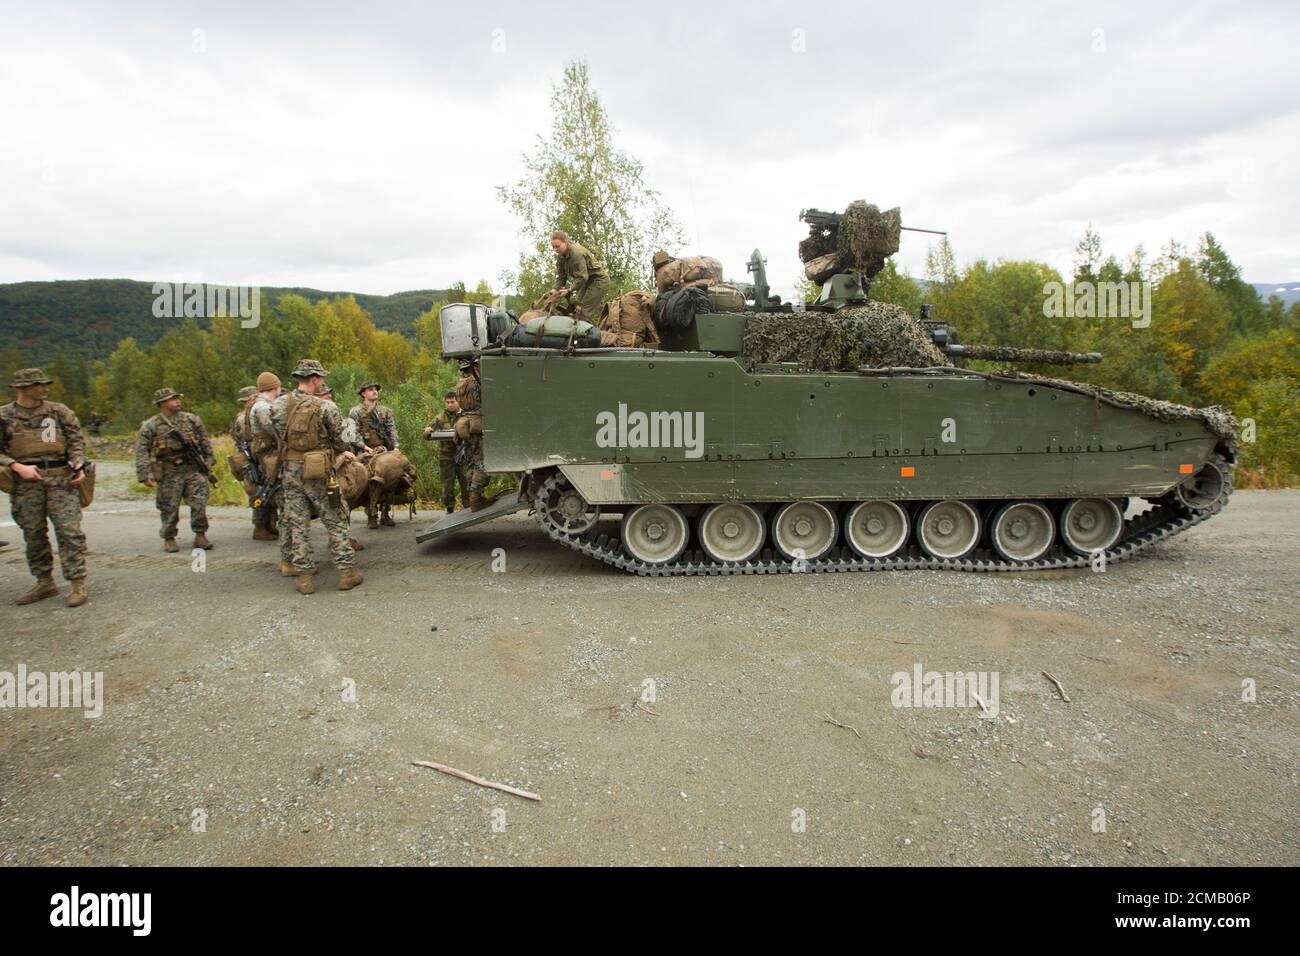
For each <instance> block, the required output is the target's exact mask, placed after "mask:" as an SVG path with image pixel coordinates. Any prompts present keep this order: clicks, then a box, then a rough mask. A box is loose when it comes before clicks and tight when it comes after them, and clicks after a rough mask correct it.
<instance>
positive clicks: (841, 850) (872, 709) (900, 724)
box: [0, 468, 1300, 865]
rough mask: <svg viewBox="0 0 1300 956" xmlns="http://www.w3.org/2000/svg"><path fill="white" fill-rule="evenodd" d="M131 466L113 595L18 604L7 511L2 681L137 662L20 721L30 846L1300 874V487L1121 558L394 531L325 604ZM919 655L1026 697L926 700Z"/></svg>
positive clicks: (2, 767)
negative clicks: (726, 562)
mask: <svg viewBox="0 0 1300 956" xmlns="http://www.w3.org/2000/svg"><path fill="white" fill-rule="evenodd" d="M109 471H110V472H112V468H110V469H109ZM114 473H115V472H114ZM103 484H104V487H105V491H104V497H103V498H102V499H101V500H98V501H96V503H95V505H94V506H93V507H92V513H91V514H89V515H87V517H86V519H85V527H86V530H87V532H88V535H89V540H90V546H91V554H90V558H89V566H90V577H89V591H90V602H89V603H88V604H87V605H86V606H84V607H82V608H79V609H69V608H67V607H65V606H63V603H62V599H61V598H60V599H55V600H50V601H45V602H43V603H40V604H37V605H33V606H28V607H15V606H14V605H13V604H12V603H9V602H11V601H12V599H13V597H14V596H16V595H17V594H19V593H20V592H21V591H23V590H25V589H26V588H27V586H28V584H29V581H30V578H29V577H28V575H27V571H26V566H25V563H24V561H23V556H22V548H21V534H20V533H19V532H18V530H17V529H16V528H14V527H12V525H11V524H10V525H9V526H0V538H7V539H9V540H10V545H9V546H8V547H7V548H5V549H4V550H2V551H0V596H3V600H4V602H5V603H4V604H3V605H2V606H0V619H2V620H3V628H0V634H2V635H3V636H2V637H0V671H7V672H9V673H16V671H17V668H18V666H19V665H20V664H21V665H25V667H26V668H27V670H28V672H29V673H31V672H36V671H44V672H49V671H69V670H74V669H75V670H81V671H87V672H102V673H103V675H104V681H105V691H104V700H103V714H102V716H101V717H99V718H97V719H95V718H87V717H85V716H83V713H82V711H81V710H72V709H51V708H45V709H36V708H21V709H20V708H5V709H2V710H0V863H3V864H42V863H72V864H209V865H210V864H335V863H337V864H369V863H374V864H378V863H383V864H507V863H548V864H567V863H577V864H658V863H667V864H858V863H868V864H994V863H1001V864H1028V865H1034V864H1057V865H1095V864H1121V865H1122V864H1156V865H1163V864H1168V865H1179V864H1229V863H1233V864H1272V865H1295V864H1296V863H1297V862H1300V851H1298V850H1297V845H1298V844H1300V816H1298V815H1297V813H1296V807H1297V806H1298V805H1300V786H1298V785H1297V784H1298V781H1297V767H1300V759H1298V758H1300V743H1298V742H1300V711H1298V708H1297V703H1298V702H1300V682H1298V681H1297V657H1298V656H1300V655H1298V652H1297V638H1296V632H1297V628H1296V622H1297V614H1296V610H1295V606H1296V605H1295V595H1296V593H1297V591H1298V590H1300V493H1297V492H1239V493H1237V494H1236V495H1234V497H1233V501H1232V503H1231V505H1230V506H1229V508H1228V509H1227V510H1226V511H1225V512H1224V513H1223V514H1222V515H1221V516H1219V517H1217V518H1215V519H1214V520H1212V521H1210V522H1207V523H1206V524H1204V525H1201V526H1199V527H1197V528H1195V529H1193V530H1192V531H1190V532H1188V533H1186V534H1184V535H1182V536H1181V537H1179V538H1177V539H1175V540H1173V541H1171V542H1168V543H1165V544H1162V545H1160V546H1158V547H1156V548H1154V549H1153V550H1151V551H1149V552H1148V553H1147V554H1146V555H1144V556H1143V557H1142V558H1140V559H1138V560H1135V561H1133V562H1129V563H1124V564H1120V565H1113V566H1111V567H1110V568H1109V569H1108V570H1107V571H1106V572H1105V573H1092V572H1088V571H1081V572H1080V571H1071V572H1038V573H1029V574H1015V575H996V576H995V575H978V574H963V573H954V572H906V573H904V572H888V573H875V574H840V575H788V576H781V577H763V578H732V579H678V580H646V579H639V578H634V577H630V576H626V575H624V574H621V573H618V572H615V571H612V570H610V569H607V568H603V567H601V566H598V565H595V564H593V563H592V562H591V561H589V560H588V559H586V558H583V557H581V556H579V555H575V554H572V553H570V552H566V551H563V550H560V549H558V548H557V547H556V546H554V545H551V544H549V543H548V542H547V541H546V539H545V538H544V537H543V535H542V534H541V532H540V531H539V530H538V529H537V527H536V525H535V524H534V523H533V520H532V519H531V518H527V517H525V516H522V515H520V516H516V517H514V518H510V519H503V520H499V521H497V522H494V523H491V524H488V525H486V526H482V527H480V528H476V529H473V530H469V531H466V532H464V533H462V534H461V535H460V536H458V537H456V538H455V539H453V540H452V541H450V542H447V543H445V544H443V545H441V546H422V545H417V544H416V543H415V541H414V533H415V530H416V529H417V528H419V527H421V526H422V525H423V524H424V523H425V522H426V521H427V520H430V519H431V517H432V516H430V515H421V516H420V517H419V518H417V520H416V521H415V522H414V523H408V522H407V520H406V518H405V516H403V517H402V518H400V519H399V523H398V527H397V528H385V529H380V530H377V531H369V530H367V529H366V528H365V527H364V519H362V520H361V521H360V522H359V523H358V525H357V526H356V533H357V536H358V537H359V538H360V539H361V540H362V541H363V542H364V543H365V544H366V550H365V551H364V552H363V553H361V554H360V555H359V556H358V566H359V567H360V568H361V569H362V570H363V572H364V573H365V575H366V581H365V584H364V585H363V586H362V587H361V588H359V589H357V590H355V591H351V592H339V591H337V590H335V588H334V585H335V582H336V580H337V574H336V572H335V571H334V570H333V569H332V568H326V569H325V570H323V571H322V573H321V575H320V576H319V579H318V580H319V584H320V587H321V589H320V591H319V592H318V593H317V594H315V595H311V596H309V597H303V596H300V595H298V594H297V593H296V592H295V591H294V587H293V584H294V582H293V581H292V580H289V579H282V578H280V577H279V576H278V575H277V573H276V569H275V561H276V548H275V546H274V545H273V544H266V543H261V542H254V541H252V540H251V538H250V527H249V524H248V517H247V511H245V510H241V509H234V508H225V509H218V510H216V511H215V512H214V519H213V529H212V531H211V533H210V534H211V537H212V538H213V540H214V542H215V544H216V547H215V549H214V550H213V551H211V552H208V553H207V554H206V555H205V556H204V557H205V559H206V566H205V568H204V569H203V570H196V567H197V565H196V564H195V559H194V558H193V557H192V556H191V554H190V552H189V551H188V550H187V549H186V547H185V546H186V545H187V544H188V542H189V539H188V538H187V537H185V536H184V533H183V534H182V538H181V544H182V551H181V553H180V554H176V555H169V554H165V553H163V551H162V549H161V543H160V541H159V539H158V525H157V515H156V512H154V511H152V510H151V508H150V504H151V503H150V502H149V501H148V500H143V501H142V500H140V499H137V498H132V497H131V496H130V495H129V493H127V492H126V491H125V478H124V476H119V480H118V481H117V482H116V484H115V481H114V479H113V478H112V477H109V476H108V475H106V476H105V479H104V481H103ZM0 506H3V511H2V512H0V517H3V518H4V519H8V507H7V502H4V501H0ZM182 514H183V515H184V512H182ZM357 517H359V516H357ZM182 527H183V528H184V524H183V525H182ZM314 541H315V545H316V548H317V553H318V556H320V557H322V558H323V557H324V555H325V550H324V540H323V535H322V533H321V531H320V529H319V528H316V530H315V532H314ZM495 549H503V550H502V551H501V552H499V553H498V559H499V558H500V557H501V556H504V560H505V570H504V571H501V572H494V571H493V570H492V565H493V560H494V558H493V552H494V550H495ZM498 563H499V560H498ZM64 590H65V591H66V586H65V587H64ZM918 665H919V666H920V667H921V668H922V669H923V671H938V672H956V671H962V672H971V671H974V672H985V673H986V674H987V675H989V679H990V680H991V679H992V677H993V675H994V674H996V676H997V678H998V685H997V690H996V694H997V697H996V700H986V701H985V703H986V704H988V705H989V706H990V710H996V712H997V716H996V717H993V718H991V719H989V718H983V717H981V716H980V714H981V711H980V708H979V706H978V705H974V704H972V703H971V702H970V701H969V700H968V701H966V704H967V706H964V707H900V706H894V704H893V703H892V702H891V695H893V694H894V691H895V687H896V682H895V681H894V680H893V675H895V674H897V673H900V672H901V673H904V674H908V675H909V676H910V675H911V674H912V673H913V671H914V668H915V667H917V666H918ZM1043 671H1047V672H1048V673H1050V674H1052V675H1053V676H1054V677H1056V678H1057V679H1058V680H1059V681H1060V684H1061V687H1062V688H1063V690H1064V692H1065V694H1066V695H1067V696H1068V697H1069V702H1068V703H1067V702H1065V701H1064V700H1062V699H1061V698H1060V694H1059V693H1058V691H1057V688H1056V687H1055V685H1053V684H1052V683H1051V682H1050V681H1049V680H1048V679H1046V678H1045V677H1043V676H1042V672H1043ZM1243 682H1245V683H1243ZM1243 686H1244V687H1245V688H1246V690H1245V691H1243ZM1251 688H1253V690H1254V700H1253V702H1252V701H1249V700H1243V696H1245V697H1250V696H1251V695H1250V693H1249V691H1250V689H1251ZM987 689H988V690H989V691H991V690H992V685H991V684H990V685H989V686H988V688H987ZM986 696H988V695H987V694H986ZM832 721H834V722H832ZM840 725H843V726H840ZM415 760H432V761H437V762H439V763H444V764H449V765H452V766H454V767H458V768H461V769H463V770H465V771H468V772H470V773H473V774H476V775H479V776H481V777H485V778H489V779H491V780H495V781H499V782H502V783H507V784H510V785H513V786H516V787H520V788H523V789H525V790H530V791H534V792H536V793H538V794H540V795H541V797H542V801H541V802H540V803H532V802H529V801H525V800H522V799H519V798H517V797H514V796H510V795H507V794H503V793H499V792H496V791H493V790H488V789H483V788H480V787H477V786H475V785H473V784H471V783H466V782H464V781H462V780H458V779H454V778H452V777H449V776H444V775H442V774H440V773H437V772H435V771H432V770H427V769H423V768H419V767H414V766H412V761H415Z"/></svg>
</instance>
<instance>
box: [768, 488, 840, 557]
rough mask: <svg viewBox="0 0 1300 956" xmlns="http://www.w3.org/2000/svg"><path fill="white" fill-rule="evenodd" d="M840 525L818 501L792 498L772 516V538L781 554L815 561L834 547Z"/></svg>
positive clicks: (831, 513) (830, 512) (832, 514)
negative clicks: (792, 499)
mask: <svg viewBox="0 0 1300 956" xmlns="http://www.w3.org/2000/svg"><path fill="white" fill-rule="evenodd" d="M839 533H840V526H839V522H838V521H836V520H835V514H834V512H832V511H831V509H830V508H827V507H826V506H825V505H824V504H822V503H821V502H820V501H792V502H791V503H790V504H788V505H784V506H782V507H781V509H780V510H778V511H777V513H776V515H775V516H774V517H773V518H772V542H773V543H774V544H775V545H776V549H777V550H778V551H780V552H781V554H783V555H785V557H787V558H789V559H791V560H792V561H795V560H805V561H816V560H817V559H818V558H820V557H822V556H824V555H825V554H826V552H828V551H830V549H831V548H833V547H835V541H836V539H837V538H838V537H839Z"/></svg>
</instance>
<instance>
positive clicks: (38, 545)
mask: <svg viewBox="0 0 1300 956" xmlns="http://www.w3.org/2000/svg"><path fill="white" fill-rule="evenodd" d="M52 381H53V379H49V378H46V377H45V373H44V372H42V371H41V370H40V369H38V368H25V369H20V370H19V371H17V372H15V373H14V378H13V381H12V382H10V383H9V387H10V388H12V389H14V390H15V391H16V393H17V394H16V397H15V400H14V401H12V402H10V403H9V404H8V405H5V406H3V407H0V469H3V470H4V471H5V472H7V473H8V474H7V475H6V476H5V477H6V484H7V483H8V481H10V480H11V481H12V482H13V486H14V487H13V490H12V491H11V492H10V493H9V494H10V499H9V504H10V509H11V511H12V514H13V518H14V523H15V524H17V525H18V527H20V528H22V529H23V539H24V540H25V541H26V543H27V567H28V569H29V570H30V571H31V572H32V575H33V577H35V578H36V585H35V587H33V588H32V589H31V590H30V591H28V592H27V593H26V594H24V595H22V596H21V597H19V598H18V599H17V600H16V601H15V602H14V603H15V604H33V603H35V602H36V601H41V600H44V599H45V598H47V597H54V596H55V595H56V594H58V593H59V588H58V586H57V585H56V584H55V583H54V554H53V552H51V550H50V539H49V536H48V532H47V530H46V522H47V521H48V522H49V523H50V524H52V525H54V536H55V537H56V538H57V539H58V542H59V563H60V564H61V565H62V566H63V577H64V578H66V579H67V580H68V582H69V583H70V584H71V585H72V588H71V590H70V591H69V592H68V597H67V604H68V607H78V606H80V605H82V604H85V603H86V536H85V534H83V533H82V530H81V497H80V492H79V490H78V486H79V485H80V484H81V483H82V482H83V481H85V479H86V466H87V462H86V442H85V439H84V438H82V436H81V423H80V422H78V421H77V416H76V415H75V414H74V413H73V411H72V409H70V408H68V406H66V405H60V404H59V403H58V402H49V401H46V400H45V393H46V387H47V386H48V385H49V384H50V383H51V382H52Z"/></svg>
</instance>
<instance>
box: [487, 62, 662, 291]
mask: <svg viewBox="0 0 1300 956" xmlns="http://www.w3.org/2000/svg"><path fill="white" fill-rule="evenodd" d="M498 194H499V196H500V198H501V200H502V202H504V203H505V204H506V206H507V207H508V208H509V209H510V211H511V212H512V213H513V214H514V215H515V216H516V217H517V218H518V219H519V224H520V231H521V232H522V234H523V238H524V241H525V243H526V248H525V250H524V251H523V252H522V253H520V256H519V267H518V269H517V270H516V271H515V272H513V273H511V274H509V275H508V276H507V277H506V279H507V282H506V284H507V285H509V286H513V287H514V288H515V289H516V290H517V291H518V293H519V295H520V296H521V298H522V299H523V300H524V301H525V302H531V301H533V300H534V299H536V297H537V296H538V295H540V294H541V293H542V292H544V291H545V290H546V289H548V288H550V287H551V286H552V285H553V284H554V282H555V277H556V276H555V255H554V253H553V252H552V251H551V248H550V244H549V239H550V235H551V232H552V231H553V230H555V229H563V230H565V231H566V232H567V233H568V234H569V235H570V236H571V237H572V238H573V239H574V240H575V241H576V242H579V243H581V244H583V245H584V246H586V247H587V248H588V249H590V250H591V251H592V253H593V254H594V255H595V256H596V257H597V258H598V259H601V260H603V261H604V263H605V268H606V269H607V270H608V272H609V278H610V285H611V288H612V292H613V293H615V294H617V293H620V292H626V291H627V290H629V289H644V288H653V285H651V283H652V282H653V278H654V277H653V276H652V274H651V269H650V257H651V255H652V254H653V253H654V251H655V250H656V249H658V248H666V249H669V250H670V251H671V250H674V249H677V247H679V246H680V244H681V242H682V230H681V226H680V225H679V224H678V223H677V220H676V218H675V217H674V215H673V213H672V212H671V210H669V209H668V207H667V206H665V205H664V203H663V201H662V200H661V199H660V197H659V194H658V193H657V192H656V191H655V190H653V189H651V188H650V187H649V186H648V185H646V183H645V176H644V169H643V167H642V165H641V163H640V162H639V161H638V160H637V159H635V158H634V157H632V156H630V155H629V154H628V153H626V152H623V151H622V150H619V149H616V148H615V146H614V128H613V127H612V126H611V124H610V121H609V116H608V114H607V113H606V111H605V107H604V105H603V104H602V103H601V101H600V97H599V96H598V95H597V93H596V91H595V89H594V88H593V87H592V85H591V79H590V77H589V76H588V74H587V65H586V64H585V63H583V62H581V61H576V62H572V63H569V64H568V65H567V66H566V67H565V68H564V75H563V77H562V78H561V80H560V82H559V83H557V84H555V85H554V86H553V87H552V92H551V129H550V132H549V134H548V135H546V136H538V138H537V143H536V145H535V147H534V148H533V150H531V151H530V152H529V153H526V154H525V155H524V175H523V177H522V178H521V179H519V180H518V181H517V182H515V183H514V184H513V185H509V186H501V187H499V188H498Z"/></svg>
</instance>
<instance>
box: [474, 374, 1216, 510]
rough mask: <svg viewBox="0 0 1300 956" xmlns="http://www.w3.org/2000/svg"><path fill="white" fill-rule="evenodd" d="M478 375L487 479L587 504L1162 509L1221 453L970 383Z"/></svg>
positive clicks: (1092, 399)
mask: <svg viewBox="0 0 1300 956" xmlns="http://www.w3.org/2000/svg"><path fill="white" fill-rule="evenodd" d="M481 369H482V376H483V383H484V384H483V411H484V416H483V421H484V429H485V440H484V450H485V464H486V467H487V470H488V471H490V472H537V471H541V470H545V469H552V468H556V467H558V468H559V469H560V470H561V471H562V472H563V473H564V475H565V476H566V477H567V478H568V479H569V481H570V482H571V483H572V484H573V485H574V486H575V487H576V488H577V490H578V491H579V492H580V493H581V494H582V496H583V497H584V498H585V499H586V500H587V501H588V502H589V503H591V504H592V505H602V506H608V505H632V504H639V503H644V502H678V503H709V502H719V501H747V502H773V501H795V500H801V499H818V500H823V501H861V500H866V499H873V498H892V499H916V500H922V499H924V500H932V499H938V498H967V499H1008V498H1017V499H1018V498H1040V499H1044V498H1077V497H1087V496H1107V497H1130V496H1132V497H1148V498H1153V497H1158V496H1161V495H1163V494H1165V493H1167V492H1169V491H1170V490H1171V489H1173V488H1174V487H1175V486H1177V485H1178V484H1179V482H1180V481H1182V480H1184V479H1185V478H1186V477H1187V475H1188V474H1189V473H1193V472H1196V471H1198V470H1199V469H1200V468H1201V467H1202V466H1203V465H1204V464H1206V463H1207V462H1208V461H1210V459H1211V458H1212V457H1213V456H1214V454H1215V451H1216V446H1218V445H1220V444H1221V442H1220V440H1219V439H1218V438H1217V437H1216V436H1215V435H1214V434H1213V433H1212V432H1211V431H1210V429H1209V428H1208V427H1207V426H1206V425H1205V424H1203V423H1202V422H1201V421H1199V420H1197V419H1194V418H1185V419H1178V420H1175V421H1172V422H1166V421H1160V420H1158V419H1156V418H1154V417H1153V416H1151V415H1148V414H1146V413H1145V412H1143V411H1141V410H1138V409H1136V408H1130V407H1120V406H1118V405H1115V404H1111V403H1109V402H1107V401H1105V400H1100V399H1098V398H1097V397H1096V396H1094V395H1090V394H1081V393H1079V392H1076V391H1072V390H1070V389H1068V388H1064V387H1060V386H1056V385H1051V384H1047V383H1044V382H1041V381H1023V380H1013V379H1005V378H998V377H995V376H987V375H982V374H979V373H975V372H970V371H966V370H961V369H947V370H943V371H942V372H939V371H935V372H926V371H918V370H911V371H904V370H900V371H897V372H894V373H892V374H881V373H878V372H877V373H871V374H859V373H854V372H834V373H817V374H807V373H799V372H797V371H795V370H793V369H788V368H784V367H776V368H767V369H760V370H757V371H754V372H747V371H746V370H745V369H744V368H743V367H742V366H741V364H740V363H739V362H738V361H737V360H735V359H733V358H728V357H718V356H716V355H713V354H710V353H706V352H656V353H646V352H641V351H631V350H601V351H587V352H579V353H577V354H574V355H567V356H566V355H563V354H560V353H557V352H554V351H552V352H549V353H541V352H529V351H511V352H510V353H509V354H491V353H489V354H484V355H483V356H482V360H481ZM620 406H623V408H622V409H620ZM637 412H640V413H646V415H647V419H646V427H645V428H644V429H638V427H637V423H638V419H637V418H636V416H635V414H634V413H637ZM651 413H660V414H659V417H657V418H655V417H652V415H651ZM670 413H680V414H679V415H678V417H676V418H673V417H669V414H670ZM687 416H690V417H689V419H688V418H687ZM690 424H696V425H700V426H702V427H696V428H691V427H690Z"/></svg>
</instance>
